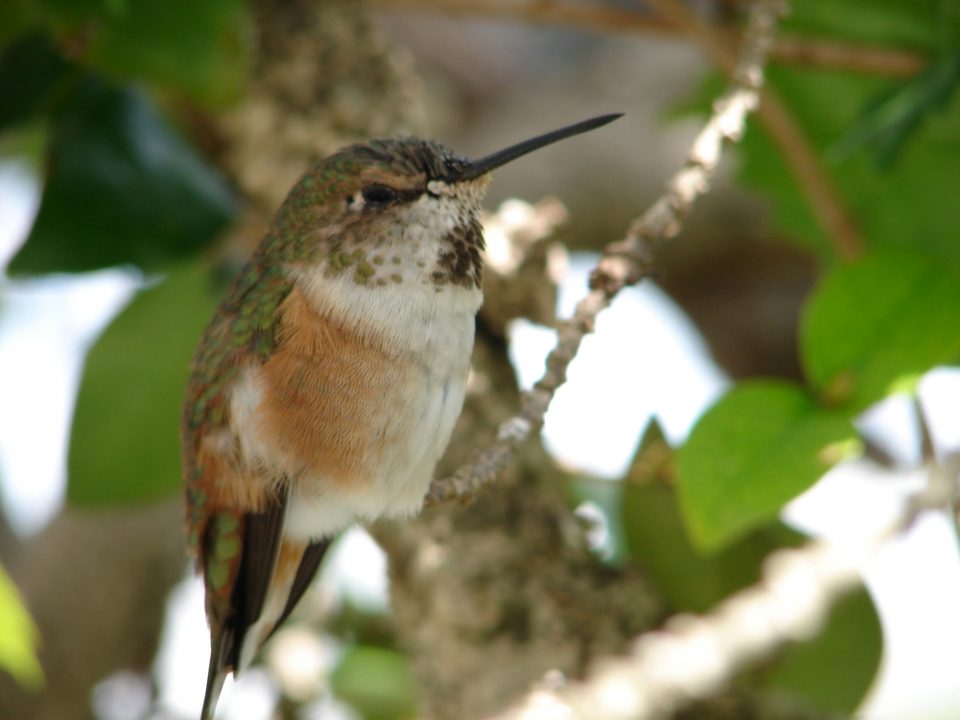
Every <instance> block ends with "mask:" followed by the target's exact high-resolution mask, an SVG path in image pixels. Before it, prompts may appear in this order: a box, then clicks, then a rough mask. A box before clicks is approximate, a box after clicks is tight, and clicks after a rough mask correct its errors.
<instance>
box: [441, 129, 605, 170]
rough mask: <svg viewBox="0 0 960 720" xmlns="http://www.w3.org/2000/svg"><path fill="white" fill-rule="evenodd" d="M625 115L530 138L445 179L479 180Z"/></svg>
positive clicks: (471, 164)
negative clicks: (531, 154) (513, 161)
mask: <svg viewBox="0 0 960 720" xmlns="http://www.w3.org/2000/svg"><path fill="white" fill-rule="evenodd" d="M622 116H623V113H612V114H610V115H601V116H600V117H595V118H590V119H589V120H583V121H582V122H578V123H575V124H573V125H568V126H567V127H564V128H560V129H559V130H553V131H552V132H548V133H544V134H543V135H537V136H536V137H533V138H530V139H529V140H524V141H523V142H519V143H517V144H516V145H511V146H510V147H508V148H504V149H503V150H498V151H497V152H495V153H491V154H490V155H487V156H486V157H482V158H480V159H479V160H474V161H473V162H471V163H470V164H469V165H467V166H466V167H465V168H464V169H463V170H462V171H460V172H457V173H452V174H451V175H448V176H447V177H446V178H444V179H445V180H446V181H447V182H462V181H464V180H473V179H474V178H478V177H480V176H481V175H485V174H486V173H488V172H490V171H491V170H493V169H495V168H498V167H500V166H501V165H505V164H506V163H508V162H510V161H511V160H516V159H517V158H518V157H520V156H521V155H526V154H527V153H530V152H533V151H534V150H539V149H540V148H542V147H544V146H546V145H550V144H551V143H555V142H557V141H558V140H563V139H564V138H568V137H571V136H573V135H579V134H580V133H585V132H587V131H588V130H593V129H594V128H598V127H602V126H604V125H606V124H607V123H611V122H613V121H614V120H616V119H617V118H618V117H622Z"/></svg>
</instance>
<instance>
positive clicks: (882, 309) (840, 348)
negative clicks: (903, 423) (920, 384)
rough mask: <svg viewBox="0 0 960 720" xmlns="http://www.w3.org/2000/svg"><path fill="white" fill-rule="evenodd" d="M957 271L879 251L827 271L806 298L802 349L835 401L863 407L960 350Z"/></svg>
mask: <svg viewBox="0 0 960 720" xmlns="http://www.w3.org/2000/svg"><path fill="white" fill-rule="evenodd" d="M957 308H960V272H957V271H956V270H954V269H952V268H950V267H948V266H946V265H945V264H943V263H936V262H933V261H931V260H926V259H924V258H922V257H920V256H917V255H908V254H906V253H880V254H878V253H874V254H871V255H870V256H868V257H866V258H865V259H864V260H862V261H860V262H857V263H855V264H853V265H848V266H843V267H839V268H837V269H835V270H834V271H833V272H831V273H830V274H828V275H827V276H826V277H825V278H824V279H823V280H822V281H821V283H820V284H819V286H818V287H817V288H816V290H815V291H814V293H813V295H812V296H811V297H810V300H809V301H808V303H807V307H806V309H805V311H804V315H803V320H802V325H801V354H802V357H803V364H804V368H805V370H806V374H807V377H808V380H809V382H810V384H811V385H812V386H813V387H814V388H815V389H816V390H817V392H818V393H819V394H820V395H821V397H822V398H823V399H824V400H825V401H826V402H828V403H829V404H831V405H838V406H839V405H842V406H844V407H845V408H847V409H848V410H850V411H851V412H855V411H859V410H862V409H863V408H865V407H867V406H868V405H870V404H871V403H874V402H876V401H878V400H880V399H882V398H884V397H886V396H887V395H888V394H890V393H891V392H894V391H896V390H898V389H900V388H902V387H903V386H904V385H905V384H906V383H908V382H909V381H910V380H911V379H913V378H916V377H919V375H921V374H922V373H924V372H926V371H927V370H929V369H930V368H932V367H933V366H935V365H938V364H941V363H944V362H948V361H951V360H955V359H956V358H957V356H958V354H960V313H958V312H957Z"/></svg>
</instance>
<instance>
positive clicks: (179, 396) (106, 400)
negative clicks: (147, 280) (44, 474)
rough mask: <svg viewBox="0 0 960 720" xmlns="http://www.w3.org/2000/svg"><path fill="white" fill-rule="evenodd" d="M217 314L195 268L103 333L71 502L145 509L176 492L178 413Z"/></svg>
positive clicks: (82, 400)
mask: <svg viewBox="0 0 960 720" xmlns="http://www.w3.org/2000/svg"><path fill="white" fill-rule="evenodd" d="M214 307H215V301H214V298H213V296H212V294H211V292H210V282H209V273H208V271H207V270H206V269H205V268H204V267H203V266H202V265H201V264H199V263H198V264H195V265H189V266H186V267H182V268H179V269H177V270H176V271H174V272H172V273H171V274H170V275H168V276H167V277H166V279H165V280H164V281H163V282H161V283H159V284H158V285H156V286H155V287H151V288H148V289H146V290H143V291H142V292H140V293H139V295H137V297H136V298H135V299H134V300H133V302H132V303H131V304H130V305H129V306H128V307H127V308H126V309H125V310H124V311H123V312H122V313H121V314H120V315H119V316H118V317H117V319H116V320H114V322H113V323H112V324H111V325H110V327H109V328H107V330H106V332H105V333H104V335H103V336H102V337H101V338H100V340H99V341H98V342H97V344H96V345H95V346H94V347H93V349H92V350H91V351H90V354H89V356H88V357H87V361H86V367H85V371H84V375H83V380H82V381H81V384H80V393H79V396H78V398H77V408H76V412H75V414H74V420H73V429H72V432H71V437H70V454H69V458H68V483H67V500H68V502H71V503H74V504H77V505H102V504H112V503H124V502H134V501H145V500H150V499H156V498H163V497H167V496H169V495H171V494H173V493H174V492H176V491H178V490H179V488H180V486H181V470H180V444H179V437H180V432H179V427H180V406H181V403H182V402H183V393H184V388H185V386H186V382H187V377H188V369H189V363H190V359H191V358H192V356H193V352H194V350H195V348H196V346H197V343H198V341H199V339H200V335H201V332H202V331H203V328H204V327H205V326H206V323H207V321H208V320H209V319H210V317H211V315H212V314H213V310H214Z"/></svg>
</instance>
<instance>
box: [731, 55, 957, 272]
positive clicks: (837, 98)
mask: <svg viewBox="0 0 960 720" xmlns="http://www.w3.org/2000/svg"><path fill="white" fill-rule="evenodd" d="M768 78H769V81H770V84H771V85H773V86H774V87H775V88H776V90H777V91H778V92H779V93H780V94H781V96H782V97H783V99H784V101H785V102H786V103H787V104H788V105H789V107H790V108H791V110H792V111H793V112H794V113H795V115H796V117H797V119H798V121H799V123H800V126H801V128H802V129H803V132H804V134H805V135H807V136H808V137H809V138H810V140H811V143H812V145H813V147H814V148H815V149H816V151H817V154H818V155H819V156H820V158H819V159H820V161H821V163H822V164H823V166H824V167H825V168H826V169H827V171H828V172H829V174H830V176H831V177H832V179H833V181H834V183H835V185H836V188H837V190H838V193H837V200H838V202H839V203H840V204H841V205H843V206H844V207H845V208H846V209H847V211H848V212H849V213H850V214H851V215H852V217H853V218H854V220H855V221H856V223H857V225H858V226H859V229H860V231H861V235H862V236H863V238H864V239H865V241H866V242H867V244H868V246H869V247H870V248H881V247H895V248H901V249H905V250H910V251H911V252H920V253H925V254H930V255H934V256H936V257H938V258H940V259H943V260H947V261H949V262H953V263H955V264H960V243H958V242H957V231H956V228H957V227H960V203H957V202H955V201H954V198H953V188H954V187H955V186H956V181H957V177H958V172H957V158H958V157H960V93H954V94H953V96H952V99H951V101H950V103H949V105H948V106H947V107H945V108H944V109H943V110H942V111H940V112H938V113H936V114H933V115H929V114H928V115H925V116H924V122H923V124H922V125H921V126H919V127H917V128H916V129H915V130H913V131H912V133H911V135H910V142H909V143H908V144H907V145H906V146H904V147H903V148H902V151H901V152H900V153H899V154H898V156H897V159H896V163H895V164H894V165H892V166H890V167H886V168H881V167H879V166H878V165H877V163H876V162H875V161H874V156H873V154H872V153H873V151H874V150H876V147H875V144H873V143H871V144H868V145H866V146H865V147H864V149H863V150H864V151H863V152H859V153H857V154H855V155H853V156H850V157H847V158H846V159H844V160H843V162H838V163H834V164H832V165H831V164H830V163H828V162H827V161H826V160H825V159H824V156H825V152H826V148H829V147H832V146H833V145H834V144H835V143H836V142H837V141H838V140H839V139H840V138H842V137H844V136H845V135H846V134H847V133H849V132H850V129H851V128H852V127H854V126H855V125H856V123H857V122H858V120H859V118H861V117H862V115H863V108H864V107H865V106H867V105H868V103H869V102H870V101H871V100H872V99H874V98H876V97H878V96H879V95H880V94H882V93H883V92H884V91H886V90H887V89H888V88H889V82H888V81H886V80H883V79H878V78H873V77H865V76H860V75H852V74H843V73H829V72H810V71H799V70H791V69H785V68H771V69H770V72H769V73H768ZM739 153H740V157H741V159H742V163H741V166H740V177H741V179H742V180H743V181H744V182H745V183H746V184H748V185H749V186H751V187H753V188H755V189H756V190H757V191H758V192H759V193H761V194H763V195H764V196H766V197H768V198H769V199H770V200H771V201H772V203H773V209H774V219H775V221H776V223H777V225H778V226H779V228H780V229H781V230H782V231H783V232H784V233H785V234H786V235H787V236H788V237H790V238H792V239H794V240H796V241H798V242H801V243H802V244H803V245H805V246H807V247H809V248H811V249H813V250H815V251H817V252H818V253H819V254H820V255H821V256H823V257H831V256H834V255H835V253H834V250H833V248H832V245H831V244H830V242H829V241H828V239H827V237H826V235H825V234H824V231H823V229H822V228H821V227H820V225H819V223H818V222H817V220H816V219H815V217H814V216H813V213H812V212H811V210H810V207H809V204H808V203H807V200H806V197H805V195H804V194H803V192H801V190H800V188H799V186H798V185H797V183H796V180H795V178H794V176H793V174H792V172H791V171H790V170H788V169H787V166H786V164H785V163H784V161H783V158H782V154H781V153H780V151H779V150H778V149H777V147H776V146H774V145H773V143H772V142H771V141H770V139H769V138H768V137H767V135H766V134H765V133H763V132H748V133H747V134H746V136H745V137H744V139H743V142H742V143H741V145H740V147H739Z"/></svg>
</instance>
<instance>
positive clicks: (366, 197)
mask: <svg viewBox="0 0 960 720" xmlns="http://www.w3.org/2000/svg"><path fill="white" fill-rule="evenodd" d="M396 199H397V192H396V190H394V189H393V188H391V187H387V186H386V185H369V186H367V187H365V188H364V189H363V202H364V204H366V205H374V206H377V205H387V204H388V203H392V202H393V201H394V200H396Z"/></svg>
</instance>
